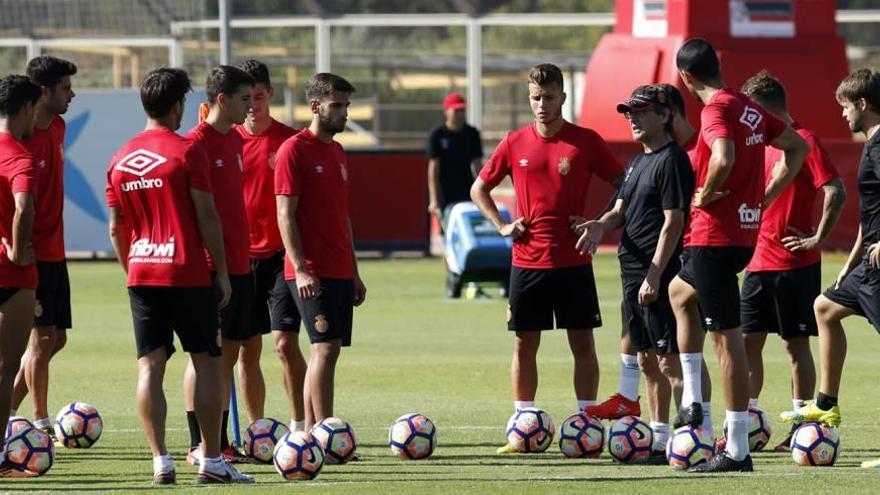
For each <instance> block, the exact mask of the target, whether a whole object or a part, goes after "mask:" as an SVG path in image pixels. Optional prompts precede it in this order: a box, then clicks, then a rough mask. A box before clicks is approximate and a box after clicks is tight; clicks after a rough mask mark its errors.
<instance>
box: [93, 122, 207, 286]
mask: <svg viewBox="0 0 880 495" xmlns="http://www.w3.org/2000/svg"><path fill="white" fill-rule="evenodd" d="M191 189H196V190H199V191H204V192H211V177H210V175H209V172H208V163H207V157H206V155H205V151H204V150H203V149H202V147H201V146H199V145H197V144H195V143H193V142H192V141H190V140H189V139H186V138H185V137H183V136H181V135H179V134H177V133H175V132H174V131H172V130H170V129H165V128H162V129H150V130H146V131H143V132H141V133H140V134H138V135H136V136H135V137H133V138H132V139H131V140H129V141H128V142H127V143H125V144H124V145H122V147H121V148H120V149H119V151H117V152H116V154H115V155H113V158H112V159H111V160H110V167H109V168H108V169H107V189H106V194H107V205H108V206H110V207H116V208H119V209H121V210H122V214H123V216H124V218H125V223H126V226H127V227H128V229H129V235H130V236H131V247H130V249H129V252H128V260H127V263H128V286H129V287H136V286H161V287H207V286H210V285H211V277H210V274H209V272H208V263H207V261H206V260H205V252H204V250H203V249H202V239H201V237H200V235H199V228H198V223H197V221H196V212H195V207H194V206H193V202H192V197H191V196H190V190H191Z"/></svg>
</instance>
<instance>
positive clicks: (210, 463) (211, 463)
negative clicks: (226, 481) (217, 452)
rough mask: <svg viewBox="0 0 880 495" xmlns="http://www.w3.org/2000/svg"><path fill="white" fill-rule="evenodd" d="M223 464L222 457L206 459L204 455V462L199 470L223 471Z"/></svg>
mask: <svg viewBox="0 0 880 495" xmlns="http://www.w3.org/2000/svg"><path fill="white" fill-rule="evenodd" d="M222 462H223V458H222V457H204V454H203V455H202V462H201V463H200V464H199V470H202V469H205V470H208V471H214V472H217V471H219V470H220V469H222V467H221V464H222Z"/></svg>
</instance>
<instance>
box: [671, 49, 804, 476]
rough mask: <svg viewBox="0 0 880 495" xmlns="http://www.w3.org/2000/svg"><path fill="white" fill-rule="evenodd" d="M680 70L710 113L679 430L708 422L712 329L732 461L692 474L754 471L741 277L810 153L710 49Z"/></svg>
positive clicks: (681, 293)
mask: <svg viewBox="0 0 880 495" xmlns="http://www.w3.org/2000/svg"><path fill="white" fill-rule="evenodd" d="M676 65H677V66H678V70H679V74H680V76H681V79H682V81H683V82H684V84H685V86H686V87H687V89H688V90H689V91H690V92H691V94H693V95H694V97H696V98H697V99H698V100H699V101H701V102H702V103H703V104H704V105H705V107H704V108H703V110H702V112H701V116H700V137H699V139H698V140H697V144H696V147H695V148H694V150H693V152H692V153H691V154H690V157H691V164H692V166H693V167H694V169H695V172H696V174H695V175H696V182H695V185H696V191H695V194H694V199H693V205H692V208H691V213H690V215H691V217H690V223H689V226H688V228H687V230H686V234H685V240H684V254H683V256H682V268H681V271H680V272H679V274H678V275H677V276H676V277H675V278H674V279H673V280H672V282H671V283H670V285H669V295H670V301H671V303H672V308H673V311H674V312H675V317H676V325H677V333H678V347H679V351H680V358H681V364H682V375H683V381H684V389H683V392H682V401H681V403H682V409H681V410H680V411H679V414H678V415H677V417H676V421H675V426H676V427H678V426H681V425H683V424H689V425H691V426H694V427H696V426H700V425H701V423H702V422H703V414H704V412H703V408H702V389H701V372H702V371H701V370H702V360H703V353H702V351H703V343H704V340H705V335H706V334H705V329H708V330H710V331H711V332H712V336H713V339H714V343H715V348H716V351H717V353H718V357H719V361H720V364H721V370H722V380H721V381H722V383H723V385H724V392H725V399H726V406H727V407H726V409H727V412H726V418H727V425H728V432H727V439H728V441H727V448H726V450H725V451H723V452H720V453H719V454H718V455H716V456H715V457H714V458H713V459H712V460H711V461H710V462H708V463H706V464H701V465H699V466H695V467H693V468H691V469H690V470H689V471H690V472H722V471H751V470H752V459H751V457H750V456H749V446H748V423H749V415H748V402H749V390H748V359H747V358H746V353H745V345H744V344H743V339H742V332H741V331H740V313H739V286H738V281H737V274H738V273H739V272H740V271H742V270H743V269H744V268H745V266H746V264H747V263H748V261H749V259H751V257H752V252H753V250H754V246H755V242H756V239H757V234H758V226H759V223H760V219H761V209H762V208H763V207H764V206H765V205H766V204H769V203H770V202H771V201H772V200H773V199H775V198H776V196H777V195H778V194H779V192H780V191H781V190H782V188H783V187H785V186H786V185H787V184H788V183H789V182H790V181H791V180H792V179H793V178H794V176H795V174H797V172H798V171H799V170H800V167H801V164H802V163H803V160H804V157H805V156H806V154H807V151H808V147H807V144H806V142H804V140H803V139H802V138H801V137H800V136H798V135H797V133H795V132H794V131H793V130H792V129H791V128H790V127H788V126H787V125H786V124H785V122H782V121H781V120H779V119H777V118H776V117H773V116H772V115H770V114H768V113H767V112H766V111H765V110H764V109H763V108H762V107H761V106H760V105H757V104H756V103H754V102H753V101H752V100H750V99H749V98H748V97H746V96H745V95H743V94H741V93H738V92H735V91H732V90H731V89H729V88H728V87H727V86H726V85H725V84H724V81H723V79H722V77H721V66H720V63H719V61H718V56H717V54H716V53H715V49H714V48H713V47H712V46H711V45H710V44H709V43H708V42H707V41H706V40H703V39H699V38H695V39H690V40H688V41H686V42H685V43H684V44H683V45H682V47H681V48H680V49H679V51H678V53H677V54H676ZM766 143H769V144H770V145H772V146H773V147H775V148H778V149H782V150H783V151H784V159H783V160H782V161H781V162H780V165H779V169H778V174H777V175H776V176H774V177H773V178H772V179H771V180H770V181H769V182H768V183H767V184H766V187H765V185H764V184H765V183H764V180H763V178H764V145H765V144H766ZM701 317H702V323H703V325H705V326H704V327H703V326H701V324H700V323H701V322H700V318H701Z"/></svg>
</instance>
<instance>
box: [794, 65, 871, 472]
mask: <svg viewBox="0 0 880 495" xmlns="http://www.w3.org/2000/svg"><path fill="white" fill-rule="evenodd" d="M835 96H836V97H837V102H838V103H839V104H840V106H841V107H842V108H843V112H842V113H843V117H844V118H845V119H846V121H847V124H849V129H850V130H851V131H852V132H858V133H862V134H864V136H865V138H866V141H865V145H864V148H863V150H862V156H861V159H860V161H859V168H858V175H857V179H858V186H859V234H858V236H857V237H856V241H855V243H854V244H853V247H852V250H851V251H850V253H849V258H847V260H846V263H845V264H844V265H843V268H841V270H840V273H839V274H838V275H837V280H836V281H835V282H834V284H833V285H832V286H831V287H829V288H828V289H826V290H825V292H823V293H822V295H820V296H819V297H818V298H816V302H815V303H814V306H813V308H814V312H815V315H816V323H817V325H818V327H819V356H820V359H819V362H820V369H821V371H822V373H821V375H820V381H819V393H818V394H816V400H815V402H808V403H807V404H805V405H804V406H802V407H800V408H797V409H795V410H793V411H787V412H784V413H782V414H781V417H782V420H783V421H787V422H791V423H796V424H799V423H803V422H816V423H825V424H827V425H829V426H831V427H837V426H839V425H840V422H841V416H840V406H839V405H838V403H837V400H838V397H839V393H840V380H841V375H842V373H843V363H844V361H845V360H846V332H845V331H844V328H843V320H844V319H845V318H848V317H850V316H853V315H859V316H864V317H865V318H867V320H868V322H869V323H871V325H872V326H873V327H874V329H876V330H877V331H880V294H878V291H877V287H878V285H880V132H878V131H880V72H877V71H876V70H871V69H859V70H857V71H854V72H852V73H850V74H849V75H848V76H846V78H844V79H843V81H841V82H840V85H838V87H837V91H836V94H835ZM862 467H863V468H870V469H876V468H880V459H876V460H873V461H865V462H863V463H862Z"/></svg>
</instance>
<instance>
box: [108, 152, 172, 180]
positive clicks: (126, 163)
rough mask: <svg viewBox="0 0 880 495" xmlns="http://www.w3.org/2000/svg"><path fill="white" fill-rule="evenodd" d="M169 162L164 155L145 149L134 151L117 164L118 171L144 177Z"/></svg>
mask: <svg viewBox="0 0 880 495" xmlns="http://www.w3.org/2000/svg"><path fill="white" fill-rule="evenodd" d="M167 161H168V159H167V158H165V157H164V156H162V155H159V154H157V153H153V152H152V151H147V150H145V149H139V150H136V151H132V152H131V153H129V154H127V155H125V156H124V157H122V159H121V160H119V161H118V162H116V170H120V171H122V172H128V173H130V174H134V175H139V176H141V177H143V176H145V175H147V174H148V173H150V171H151V170H153V169H154V168H156V167H158V166H159V165H162V164H163V163H165V162H167Z"/></svg>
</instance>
